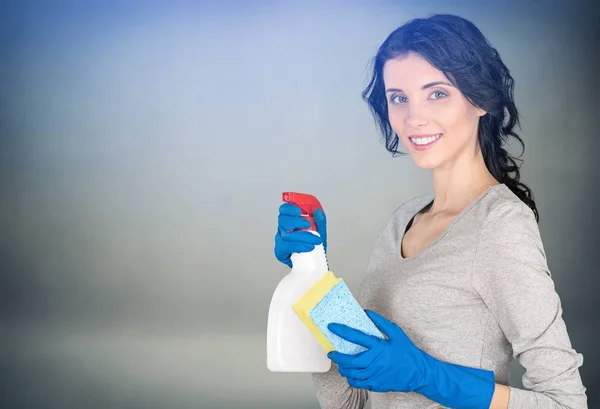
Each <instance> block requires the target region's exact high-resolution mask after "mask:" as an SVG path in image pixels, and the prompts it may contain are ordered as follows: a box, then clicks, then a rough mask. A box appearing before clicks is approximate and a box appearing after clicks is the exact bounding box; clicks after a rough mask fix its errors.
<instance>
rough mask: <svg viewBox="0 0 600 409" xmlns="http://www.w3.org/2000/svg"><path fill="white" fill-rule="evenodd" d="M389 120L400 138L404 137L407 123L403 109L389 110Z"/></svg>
mask: <svg viewBox="0 0 600 409" xmlns="http://www.w3.org/2000/svg"><path fill="white" fill-rule="evenodd" d="M388 119H389V121H390V126H391V127H392V129H393V130H394V132H396V133H397V134H398V135H399V136H402V134H403V132H402V128H403V127H404V123H405V115H404V113H403V111H402V110H401V109H397V108H396V109H394V108H392V109H388Z"/></svg>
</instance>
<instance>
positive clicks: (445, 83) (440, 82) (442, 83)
mask: <svg viewBox="0 0 600 409" xmlns="http://www.w3.org/2000/svg"><path fill="white" fill-rule="evenodd" d="M436 85H447V86H449V87H451V86H452V84H448V83H447V82H445V81H434V82H430V83H428V84H425V85H423V86H422V87H421V89H427V88H431V87H435V86H436ZM385 92H386V93H387V92H404V91H402V90H401V89H400V88H388V89H387V90H385Z"/></svg>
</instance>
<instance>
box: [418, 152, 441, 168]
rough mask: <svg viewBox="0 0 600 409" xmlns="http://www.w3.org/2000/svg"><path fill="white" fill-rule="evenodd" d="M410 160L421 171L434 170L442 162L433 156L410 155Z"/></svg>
mask: <svg viewBox="0 0 600 409" xmlns="http://www.w3.org/2000/svg"><path fill="white" fill-rule="evenodd" d="M417 156H418V155H417ZM412 159H413V162H414V163H415V165H417V167H419V168H421V169H435V168H437V167H439V166H440V165H441V164H442V160H441V159H440V158H436V157H433V156H429V157H415V155H412Z"/></svg>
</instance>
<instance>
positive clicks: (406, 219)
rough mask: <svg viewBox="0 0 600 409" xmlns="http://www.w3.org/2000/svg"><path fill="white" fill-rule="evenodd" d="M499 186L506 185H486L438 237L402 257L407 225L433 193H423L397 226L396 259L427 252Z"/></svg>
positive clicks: (406, 259)
mask: <svg viewBox="0 0 600 409" xmlns="http://www.w3.org/2000/svg"><path fill="white" fill-rule="evenodd" d="M499 186H506V185H505V184H504V183H497V184H495V185H491V186H488V187H487V188H486V189H485V190H484V191H482V192H481V193H480V194H479V195H478V196H477V197H476V198H475V199H474V200H473V201H472V202H471V203H469V205H467V206H466V207H465V208H464V209H463V210H462V211H461V212H460V213H459V214H458V215H457V216H456V217H455V218H454V219H453V220H452V221H451V222H450V224H449V225H448V227H446V228H445V229H444V231H443V232H442V233H441V234H440V235H439V236H438V237H436V238H435V239H434V240H432V241H431V242H430V243H429V244H428V245H427V246H425V247H423V248H422V249H421V250H419V251H418V252H417V253H415V254H413V255H412V256H409V257H404V256H403V255H402V241H403V240H404V236H405V235H406V233H407V231H408V226H409V225H412V223H413V221H414V219H415V217H416V216H417V214H419V213H420V212H422V211H423V210H424V209H425V208H427V207H428V206H430V205H431V203H432V202H433V199H434V196H433V193H429V194H426V195H424V196H423V197H422V198H421V200H419V201H418V202H417V203H415V204H414V206H413V207H412V208H411V209H410V210H409V211H407V212H406V216H405V217H404V220H403V221H402V224H401V225H400V226H399V227H400V228H399V229H398V234H397V235H396V243H395V246H394V247H395V249H396V254H397V259H398V261H400V262H408V261H411V260H414V259H416V258H419V257H421V256H422V255H423V254H424V253H426V252H428V251H429V250H430V249H431V248H433V247H435V245H436V244H437V243H439V242H440V241H441V240H442V239H443V238H444V237H446V236H447V235H448V233H450V231H451V230H452V228H453V227H454V226H455V225H456V223H458V221H459V220H460V219H462V218H463V217H464V216H465V215H466V214H467V213H468V212H469V211H470V210H471V209H472V208H473V207H474V206H475V205H476V204H477V203H479V202H480V201H481V199H483V198H484V197H485V196H486V195H487V194H489V193H490V192H491V191H492V190H494V189H497V188H498V187H499Z"/></svg>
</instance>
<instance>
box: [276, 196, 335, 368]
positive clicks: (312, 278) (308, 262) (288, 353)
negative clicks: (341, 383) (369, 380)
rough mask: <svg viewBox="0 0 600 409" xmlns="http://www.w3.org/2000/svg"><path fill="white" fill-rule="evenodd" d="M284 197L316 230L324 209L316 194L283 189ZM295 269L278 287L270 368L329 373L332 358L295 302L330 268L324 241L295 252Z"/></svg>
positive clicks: (312, 229) (293, 262)
mask: <svg viewBox="0 0 600 409" xmlns="http://www.w3.org/2000/svg"><path fill="white" fill-rule="evenodd" d="M282 199H283V201H284V202H286V203H292V204H295V205H296V206H298V207H299V208H300V209H301V210H302V217H304V218H306V219H307V220H308V221H310V222H311V226H310V227H309V228H307V229H306V230H307V231H309V232H311V233H313V234H315V235H317V236H318V235H319V233H317V231H316V230H317V229H316V225H315V221H314V217H313V216H314V212H315V210H317V209H321V210H323V208H322V206H321V203H319V201H318V200H317V198H316V197H314V196H312V195H309V194H304V193H295V192H284V193H283V194H282ZM291 261H292V269H291V271H290V272H289V273H288V274H287V275H286V276H285V277H283V279H282V280H281V281H280V282H279V285H278V286H277V288H276V289H275V293H274V294H273V298H272V299H271V305H270V307H269V318H268V323H267V367H268V368H269V370H270V371H272V372H311V373H318V372H327V371H329V369H330V368H331V361H330V360H329V358H328V357H327V352H326V351H325V350H324V349H323V347H322V346H321V345H320V344H319V342H318V341H317V340H316V339H315V337H314V336H313V334H312V333H311V332H310V330H309V329H308V328H307V327H306V325H304V323H303V322H302V321H301V320H300V318H298V316H297V315H296V313H295V312H294V310H293V309H292V305H293V304H294V303H295V302H296V301H298V300H299V299H300V298H301V297H302V296H303V295H304V293H306V292H307V291H308V290H309V289H310V288H311V287H312V286H313V285H314V284H315V283H316V282H317V281H319V279H321V278H322V277H323V276H324V275H325V274H326V273H327V272H328V271H329V266H328V264H327V258H326V255H325V250H324V248H323V244H318V245H316V246H315V248H314V249H313V250H312V251H310V252H304V253H293V254H292V255H291Z"/></svg>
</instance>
